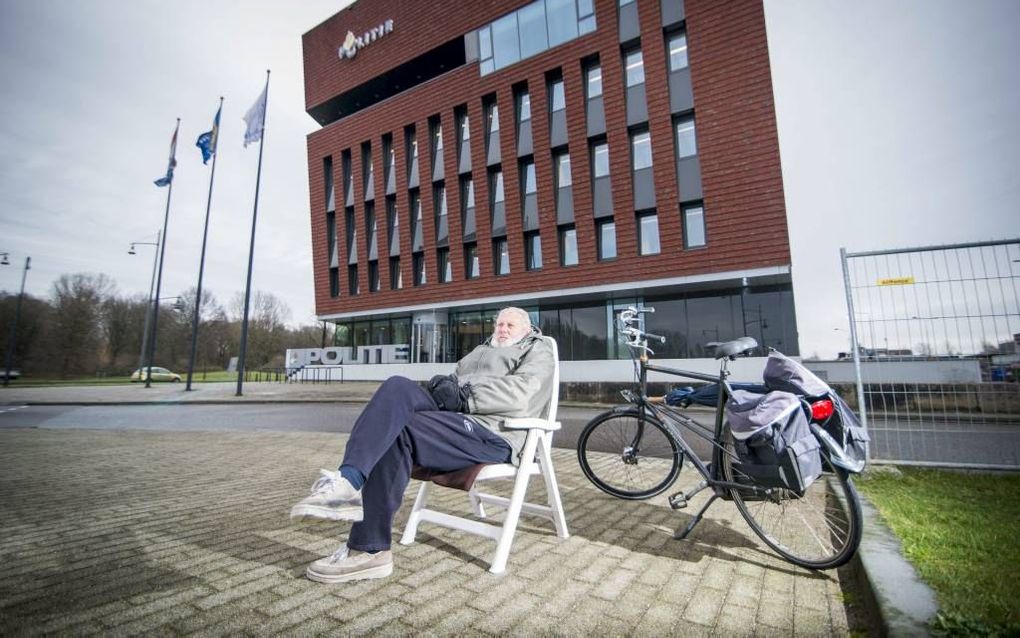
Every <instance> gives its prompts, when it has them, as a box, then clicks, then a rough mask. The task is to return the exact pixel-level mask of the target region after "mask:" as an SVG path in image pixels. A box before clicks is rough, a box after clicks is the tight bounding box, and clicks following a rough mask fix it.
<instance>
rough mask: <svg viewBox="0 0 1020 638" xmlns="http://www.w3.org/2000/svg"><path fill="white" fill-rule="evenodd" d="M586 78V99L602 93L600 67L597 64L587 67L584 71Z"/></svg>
mask: <svg viewBox="0 0 1020 638" xmlns="http://www.w3.org/2000/svg"><path fill="white" fill-rule="evenodd" d="M586 76H587V78H588V84H587V88H586V91H587V94H588V99H589V100H590V99H592V98H593V97H599V96H600V95H602V67H601V66H599V65H597V64H596V65H595V66H591V67H588V70H587V72H586Z"/></svg>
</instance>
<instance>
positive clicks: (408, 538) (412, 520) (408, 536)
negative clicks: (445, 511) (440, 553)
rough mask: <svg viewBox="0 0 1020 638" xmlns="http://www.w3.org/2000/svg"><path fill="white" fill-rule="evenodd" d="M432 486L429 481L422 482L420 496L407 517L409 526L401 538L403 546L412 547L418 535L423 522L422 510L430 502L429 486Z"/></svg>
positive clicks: (419, 490) (406, 526) (405, 528)
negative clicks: (421, 521)
mask: <svg viewBox="0 0 1020 638" xmlns="http://www.w3.org/2000/svg"><path fill="white" fill-rule="evenodd" d="M430 485H432V483H431V482H429V481H422V482H421V487H420V488H418V496H417V498H415V499H414V507H412V508H411V513H410V514H409V515H408V517H407V525H405V526H404V535H403V536H401V537H400V544H401V545H410V544H411V543H413V542H414V537H415V535H416V534H417V533H418V522H419V521H420V520H421V510H423V509H425V504H426V503H427V502H428V500H429V486H430Z"/></svg>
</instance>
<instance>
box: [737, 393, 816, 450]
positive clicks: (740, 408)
mask: <svg viewBox="0 0 1020 638" xmlns="http://www.w3.org/2000/svg"><path fill="white" fill-rule="evenodd" d="M800 409H801V404H800V399H798V398H797V397H796V396H795V395H793V394H791V393H789V392H779V391H775V392H769V393H768V394H755V393H754V392H748V391H747V390H734V391H733V394H732V395H731V396H730V399H729V401H727V402H726V414H727V416H728V417H729V422H730V429H731V430H732V432H733V438H735V439H737V440H739V441H745V440H747V439H749V438H751V437H752V436H754V435H755V434H757V433H758V432H761V431H762V430H763V429H764V428H767V427H769V426H771V425H773V424H777V423H780V424H781V423H786V422H787V421H788V420H789V419H790V416H791V415H792V414H793V413H794V412H796V411H797V410H800ZM797 436H803V433H801V432H798V433H797ZM777 451H782V450H777Z"/></svg>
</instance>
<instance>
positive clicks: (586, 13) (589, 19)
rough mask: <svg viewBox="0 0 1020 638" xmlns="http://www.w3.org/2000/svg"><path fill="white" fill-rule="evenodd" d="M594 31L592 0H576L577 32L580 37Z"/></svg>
mask: <svg viewBox="0 0 1020 638" xmlns="http://www.w3.org/2000/svg"><path fill="white" fill-rule="evenodd" d="M594 30H595V2H594V0H577V31H578V33H579V34H580V35H584V34H586V33H591V32H592V31H594Z"/></svg>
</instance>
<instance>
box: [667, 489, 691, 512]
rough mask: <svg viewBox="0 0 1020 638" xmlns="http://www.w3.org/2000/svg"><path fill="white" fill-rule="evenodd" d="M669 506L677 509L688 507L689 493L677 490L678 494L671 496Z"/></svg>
mask: <svg viewBox="0 0 1020 638" xmlns="http://www.w3.org/2000/svg"><path fill="white" fill-rule="evenodd" d="M669 506H670V507H672V508H673V509H675V510H682V509H683V508H685V507H687V495H686V494H684V493H683V492H677V493H676V494H674V495H672V496H670V497H669Z"/></svg>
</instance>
